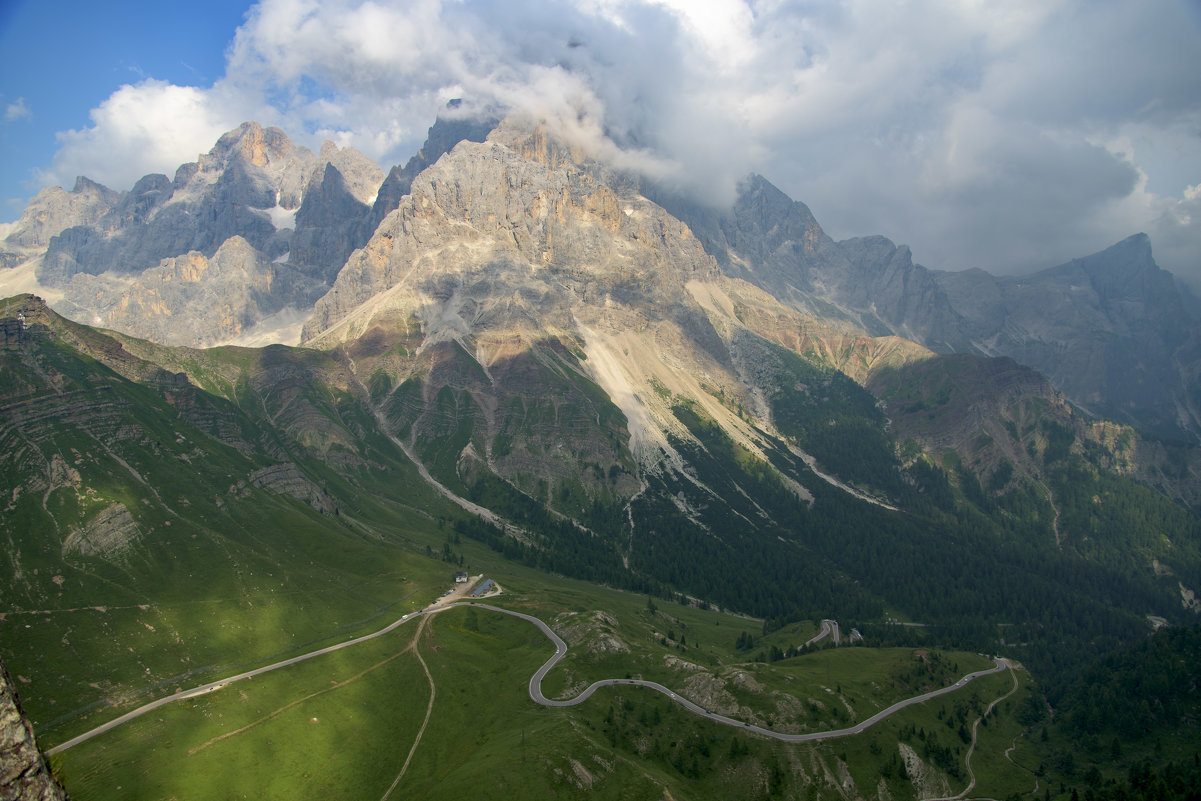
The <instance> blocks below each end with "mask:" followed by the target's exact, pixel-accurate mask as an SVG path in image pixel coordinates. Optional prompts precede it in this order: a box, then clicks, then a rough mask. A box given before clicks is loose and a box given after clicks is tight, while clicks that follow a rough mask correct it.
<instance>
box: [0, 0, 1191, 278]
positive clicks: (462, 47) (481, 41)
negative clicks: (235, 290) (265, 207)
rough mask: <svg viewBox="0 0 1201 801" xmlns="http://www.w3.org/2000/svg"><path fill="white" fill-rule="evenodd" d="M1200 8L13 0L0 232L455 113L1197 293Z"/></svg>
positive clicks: (385, 161) (724, 197) (1018, 267)
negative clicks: (269, 134)
mask: <svg viewBox="0 0 1201 801" xmlns="http://www.w3.org/2000/svg"><path fill="white" fill-rule="evenodd" d="M1199 52H1201V0H1143V1H1142V2H1139V3H1133V2H1129V0H1006V2H1004V3H979V2H967V0H910V1H909V2H907V3H904V4H900V3H894V2H886V1H885V0H823V2H812V3H808V2H790V1H789V0H261V1H260V2H256V3H244V2H224V1H222V0H215V1H214V2H208V3H204V4H196V3H190V4H184V3H175V2H157V3H156V2H110V3H96V2H89V3H81V2H73V1H71V2H59V3H53V2H27V1H26V0H0V153H2V154H3V158H2V159H0V204H2V205H0V220H13V219H16V218H17V217H18V216H19V215H20V212H21V210H22V208H23V207H24V204H25V202H26V201H27V200H28V199H29V198H30V197H31V196H32V195H33V194H34V193H35V192H36V191H37V189H38V188H39V187H40V186H43V185H51V184H57V185H62V186H64V187H66V188H68V189H69V188H70V187H71V186H72V184H73V182H74V179H75V176H76V175H79V174H85V175H88V176H89V177H91V178H93V179H94V180H98V181H100V182H102V183H105V184H106V185H108V186H109V187H110V188H113V189H118V190H123V189H128V188H129V187H130V186H132V184H133V183H134V181H135V180H136V179H137V178H138V177H140V176H141V175H143V174H145V173H147V172H164V173H167V174H168V175H170V174H172V173H173V172H174V170H175V168H176V167H177V166H178V165H179V164H181V163H183V162H185V161H192V160H195V158H196V157H197V155H198V154H199V153H201V152H204V151H207V150H208V149H209V148H210V147H211V146H212V144H213V143H214V142H215V141H216V139H217V137H218V136H219V135H220V134H221V133H222V132H224V131H225V130H229V129H230V128H233V127H234V126H236V125H238V124H239V123H241V122H243V121H245V120H247V119H257V120H258V121H259V122H261V123H263V124H267V125H277V126H279V127H281V128H283V130H284V131H286V132H287V134H288V135H289V136H290V137H291V138H292V139H293V140H294V141H296V142H297V143H298V144H303V145H306V146H309V147H311V148H318V147H320V145H321V142H322V140H323V139H326V138H329V139H332V140H334V141H335V142H336V143H338V144H339V145H342V146H346V145H352V146H354V147H356V148H358V149H359V150H362V151H363V152H364V153H366V154H367V155H369V156H371V157H372V158H375V159H377V160H379V161H380V162H381V164H382V165H383V166H384V167H385V168H387V167H390V166H391V165H392V164H395V163H400V162H403V161H404V160H405V159H407V158H408V156H409V155H411V154H412V153H413V151H414V150H415V149H416V148H417V147H419V146H420V144H421V141H422V139H423V138H424V133H425V130H426V128H427V127H428V126H429V125H430V124H431V123H432V121H433V119H434V116H435V114H437V113H438V110H439V109H440V108H442V107H443V106H444V105H445V102H446V101H447V100H448V99H450V98H452V97H464V98H466V99H467V100H468V101H469V102H476V103H479V104H490V105H493V106H500V107H505V108H511V109H522V110H524V111H526V112H528V113H531V114H534V115H535V116H538V117H539V118H540V119H544V120H546V121H547V122H548V124H550V125H552V127H557V128H559V129H560V132H561V133H564V134H565V135H569V136H572V137H573V138H574V139H575V140H577V141H579V142H584V143H587V144H588V145H589V146H590V147H592V148H593V149H594V150H595V151H596V152H597V153H598V154H602V155H604V156H605V157H607V158H611V159H613V160H614V161H617V162H618V163H620V164H622V165H623V166H626V167H630V168H632V169H639V170H642V171H644V172H647V173H649V174H651V175H654V176H656V177H658V178H659V179H661V180H664V181H668V182H671V183H674V184H676V185H678V186H679V187H681V188H682V189H684V190H686V191H689V192H691V193H693V194H695V195H696V196H698V197H702V198H708V199H710V200H712V201H713V202H714V203H715V204H722V203H727V202H729V201H730V199H731V198H732V197H733V196H734V192H735V191H736V186H737V182H738V180H739V179H740V178H741V177H743V176H745V175H746V174H747V173H748V172H752V171H754V172H759V173H761V174H763V175H765V176H766V177H767V178H769V179H770V180H771V181H772V182H773V183H776V184H777V185H778V186H780V188H781V189H783V190H784V191H786V192H787V193H788V194H790V195H791V196H792V197H794V198H796V199H798V200H802V201H804V202H806V203H807V204H809V206H810V207H811V208H812V209H813V211H814V213H815V215H816V216H817V218H818V220H819V221H820V222H821V223H822V225H823V227H825V228H826V229H827V231H828V232H829V233H831V235H833V236H835V237H836V238H842V237H849V236H860V235H867V234H874V233H880V234H884V235H886V236H889V237H890V238H892V239H894V240H895V241H897V242H898V243H905V244H909V245H910V246H911V247H912V248H913V251H914V256H915V258H916V259H917V260H918V261H920V262H922V263H924V264H926V265H927V266H930V267H935V268H942V269H963V268H967V267H984V268H986V269H991V270H995V271H1007V272H1015V271H1026V270H1031V269H1036V268H1040V267H1045V266H1050V265H1052V264H1056V263H1058V262H1061V261H1065V260H1067V259H1069V258H1072V257H1075V256H1081V255H1085V254H1087V253H1090V252H1093V251H1096V250H1099V249H1101V248H1103V247H1106V246H1108V245H1109V244H1112V243H1113V242H1116V241H1118V240H1120V239H1122V238H1124V237H1126V236H1128V235H1130V234H1132V233H1135V232H1138V231H1145V232H1146V233H1148V234H1150V235H1151V238H1152V243H1153V246H1154V247H1155V253H1156V257H1157V259H1158V260H1159V262H1160V263H1161V264H1162V265H1164V266H1165V267H1168V268H1169V269H1172V270H1173V271H1175V272H1177V273H1178V274H1180V275H1183V276H1186V277H1188V278H1189V279H1190V280H1194V281H1201V77H1199V76H1201V72H1199V70H1198V68H1197V59H1196V54H1197V53H1199Z"/></svg>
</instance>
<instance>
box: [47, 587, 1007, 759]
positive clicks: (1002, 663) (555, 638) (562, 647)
mask: <svg viewBox="0 0 1201 801" xmlns="http://www.w3.org/2000/svg"><path fill="white" fill-rule="evenodd" d="M439 600H441V599H439ZM437 604H438V602H437V601H435V602H434V604H431V605H430V606H429V607H426V608H425V609H421V610H418V611H416V612H410V613H409V614H407V615H403V616H401V617H400V619H398V620H396V621H395V622H393V623H392V624H390V625H388V626H386V627H385V628H382V629H380V630H379V631H377V632H374V633H372V634H365V635H363V636H362V637H355V638H354V639H352V640H347V641H346V642H343V643H338V644H337V645H330V646H327V647H325V648H320V649H318V650H316V651H310V652H309V653H307V654H301V655H300V656H294V657H292V658H290V659H285V660H283V661H280V662H275V663H274V664H271V665H265V666H263V667H260V668H255V669H254V670H248V671H246V672H244V673H238V674H237V675H234V676H230V677H228V678H224V679H220V680H218V681H213V682H209V683H208V684H202V685H200V686H199V687H195V688H193V689H191V690H182V691H180V692H177V693H174V694H173V695H168V696H164V697H163V698H159V699H158V700H157V701H151V702H150V703H148V704H146V705H145V706H140V707H138V708H137V709H134V710H132V711H130V712H126V713H125V714H124V715H121V716H120V717H118V718H114V719H113V720H110V721H109V722H108V723H105V724H103V725H101V726H97V727H96V728H94V729H92V730H91V731H88V732H84V733H83V734H81V735H79V736H78V737H74V738H72V739H70V740H67V741H66V742H64V743H60V744H59V745H56V746H54V747H53V748H51V749H49V750H48V751H46V754H47V755H52V754H57V753H59V752H61V751H66V750H67V749H68V748H71V747H72V746H75V745H78V744H79V743H82V742H84V741H86V740H90V739H92V738H93V737H96V736H98V735H101V734H103V733H104V732H106V731H109V730H110V729H112V728H114V727H116V726H120V725H121V724H122V723H125V722H126V721H129V720H132V719H134V718H136V717H140V716H141V715H144V714H146V713H147V712H150V711H152V710H155V709H158V708H159V707H161V706H164V705H166V704H170V703H173V702H175V701H181V700H183V699H185V698H194V697H196V696H198V695H204V694H206V693H211V692H216V691H217V690H220V689H221V688H223V687H225V686H226V685H227V684H232V683H233V682H235V681H241V680H243V679H249V678H252V677H254V676H258V675H260V674H262V673H267V672H269V671H272V670H278V669H280V668H283V667H287V666H288V665H294V664H296V663H297V662H303V661H305V660H306V659H312V658H314V657H318V656H321V655H323V654H328V653H332V652H334V651H338V650H341V649H343V648H349V647H350V646H352V645H358V644H359V643H361V642H366V641H367V640H372V639H375V638H376V637H381V636H383V635H385V634H387V633H388V632H390V631H394V630H395V629H396V628H398V627H399V626H402V625H404V624H405V623H407V622H409V621H410V620H413V619H415V618H416V617H418V616H419V615H422V614H426V613H430V614H433V613H436V612H440V611H442V610H444V609H451V608H453V607H456V606H474V607H477V608H480V609H489V610H491V611H494V612H500V613H502V614H506V615H512V616H513V617H518V618H521V619H522V620H525V621H528V622H529V623H532V624H533V625H535V626H537V627H538V629H539V630H540V631H541V632H542V633H543V634H545V635H546V636H547V638H548V639H549V640H550V641H551V642H552V643H554V646H555V653H554V655H553V656H551V658H550V659H548V660H546V663H545V664H544V665H542V667H540V668H538V670H537V671H536V672H535V673H534V675H533V676H531V677H530V698H531V699H532V700H533V701H534V702H535V703H537V704H541V705H542V706H550V707H565V706H575V705H577V704H582V703H583V702H584V701H586V700H588V699H589V698H590V697H591V696H592V694H593V693H594V692H596V691H597V689H599V688H601V687H611V686H614V685H635V686H638V687H648V688H650V689H652V690H656V691H658V692H661V693H663V694H664V695H666V696H667V697H668V698H670V699H671V700H673V701H675V702H676V703H678V704H680V705H681V706H683V707H684V708H685V709H687V710H689V711H691V712H694V713H696V714H698V715H701V716H702V717H706V718H708V719H709V720H713V721H716V722H718V723H724V724H725V725H727V726H736V727H739V728H742V729H746V730H747V731H753V732H755V733H756V734H762V735H763V736H765V737H774V738H775V739H777V740H782V741H784V742H788V743H802V742H809V741H812V740H826V739H831V738H834V737H848V736H850V735H853V734H861V733H862V732H863V731H864V730H865V729H867V728H868V727H869V726H872V725H874V724H876V723H878V722H879V721H881V720H883V719H884V718H886V717H888V716H889V715H891V714H893V713H894V712H897V711H899V710H901V709H904V708H905V707H907V706H912V705H913V704H920V703H922V702H923V701H928V700H930V699H931V698H935V697H937V696H940V695H943V694H945V693H949V692H954V691H955V690H958V689H961V688H963V687H964V686H966V685H967V684H968V682H970V681H971V680H972V679H976V678H979V677H981V676H988V675H991V674H993V673H1000V672H1001V671H1002V670H1005V669H1006V668H1009V667H1010V665H1009V663H1008V661H1007V660H1005V659H1002V658H1001V657H995V661H996V666H995V667H992V668H989V669H988V670H978V671H976V672H975V673H969V674H967V675H966V676H964V677H963V678H961V679H960V680H959V681H957V682H955V683H954V684H952V685H950V686H949V687H943V688H941V689H938V690H933V691H931V692H928V693H924V694H922V695H918V696H915V697H913V698H906V699H905V700H903V701H898V702H897V703H895V704H893V705H892V706H890V707H888V708H887V709H883V710H881V711H879V712H877V713H876V714H874V715H872V716H871V717H870V718H867V719H866V720H864V721H861V722H860V723H858V724H856V725H854V726H851V727H850V728H846V729H834V730H832V731H821V732H808V733H806V734H782V733H780V732H774V731H772V730H771V729H765V728H763V727H761V726H755V725H752V724H750V723H745V722H743V721H741V720H735V719H734V718H728V717H726V716H725V715H719V714H717V713H716V712H710V711H708V710H707V709H704V708H703V707H700V706H697V705H696V704H694V703H692V702H691V701H689V700H688V699H687V698H681V697H680V696H679V695H677V694H676V693H675V691H673V690H670V689H668V688H667V687H664V686H663V685H662V684H659V683H657V682H653V681H643V680H641V679H602V680H601V681H597V682H594V683H593V684H591V685H590V686H589V687H587V688H586V689H585V690H584V691H583V692H581V693H580V694H579V695H577V696H575V697H574V698H570V699H567V700H552V699H550V698H547V697H546V696H544V695H543V694H542V679H543V678H545V677H546V674H547V673H549V672H550V670H551V669H552V668H553V667H554V666H555V665H556V664H558V662H559V660H560V659H562V658H563V657H564V656H566V654H567V643H565V642H563V639H562V638H561V637H560V636H559V635H558V634H555V633H554V632H553V631H551V628H550V626H548V625H546V623H544V622H543V621H542V620H540V619H538V618H536V617H534V616H533V615H527V614H523V613H521V612H514V611H512V610H510V609H502V608H501V607H499V606H492V605H491V604H483V603H474V602H462V603H451V604H444V605H441V606H438V605H437ZM834 626H837V624H836V623H834V622H833V621H826V620H823V621H822V630H821V632H819V634H818V635H817V636H816V637H815V638H814V640H819V639H821V638H822V637H824V636H826V635H827V634H829V633H831V628H833V627H834ZM833 630H834V631H835V632H836V631H837V628H834V629H833ZM835 636H837V635H835ZM814 640H811V642H812V641H814Z"/></svg>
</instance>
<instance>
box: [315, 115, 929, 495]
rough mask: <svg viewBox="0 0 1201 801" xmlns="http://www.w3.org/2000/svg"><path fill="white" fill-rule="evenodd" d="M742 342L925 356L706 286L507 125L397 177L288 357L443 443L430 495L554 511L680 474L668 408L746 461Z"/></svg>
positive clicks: (546, 151)
mask: <svg viewBox="0 0 1201 801" xmlns="http://www.w3.org/2000/svg"><path fill="white" fill-rule="evenodd" d="M801 230H802V231H804V230H806V226H805V225H804V224H803V223H802V224H801ZM747 337H750V338H753V339H759V340H763V339H766V340H769V341H772V342H775V343H777V344H781V345H783V346H784V347H790V348H797V349H800V350H802V352H808V353H812V354H813V355H814V357H815V358H817V359H819V360H822V361H826V362H827V363H829V364H833V363H835V362H836V361H837V362H839V363H843V364H845V365H846V366H847V367H848V369H851V370H856V371H859V372H860V373H861V374H864V375H865V374H866V372H867V371H869V370H870V369H872V367H874V366H879V365H880V364H882V363H885V362H891V361H901V362H904V361H906V360H909V359H912V358H924V357H925V356H927V355H928V351H926V350H925V349H924V348H921V347H920V346H916V345H913V344H912V343H908V342H903V341H902V340H899V339H896V338H893V340H892V341H891V343H883V342H880V341H876V340H873V339H872V338H871V337H868V336H865V335H864V334H863V332H862V331H861V330H860V329H857V328H855V327H854V326H852V325H850V324H848V323H846V322H845V321H844V322H841V323H840V322H837V321H835V322H819V321H817V320H815V319H813V318H811V317H808V316H806V315H805V314H803V313H802V312H801V311H799V310H798V309H797V308H795V307H794V306H790V305H786V304H782V303H780V302H779V301H778V300H777V299H776V298H774V297H773V296H772V295H770V294H769V293H767V292H764V291H763V290H762V289H760V288H758V287H756V286H754V285H752V284H750V283H748V282H746V281H743V280H741V279H740V278H737V277H730V276H727V275H725V274H723V272H722V271H721V269H720V268H719V266H718V263H717V261H716V260H715V259H714V258H713V257H712V256H711V255H710V254H709V253H707V252H706V250H705V248H704V247H703V246H702V244H701V242H700V241H699V240H698V239H697V238H696V237H695V236H694V235H693V233H692V231H691V229H690V228H689V227H688V226H687V225H685V224H684V223H683V222H681V221H680V220H679V219H678V218H676V217H675V216H673V215H672V214H670V213H668V211H667V210H666V209H664V208H663V207H662V206H660V205H658V204H657V203H655V202H653V201H651V200H650V199H648V198H647V197H646V196H644V195H643V194H642V193H641V191H640V187H639V185H638V182H637V181H635V180H632V179H631V178H630V177H629V176H626V175H623V174H621V173H618V172H614V171H613V170H610V169H608V168H606V167H605V166H604V165H603V164H600V163H598V162H596V161H595V160H593V159H592V158H590V155H589V154H588V153H587V152H584V151H582V150H580V149H579V148H578V147H576V146H573V145H571V144H569V143H567V142H564V141H563V140H561V139H558V138H556V137H555V136H554V135H553V134H552V133H550V132H549V131H548V130H546V129H545V128H543V127H539V126H535V125H530V124H527V123H523V122H521V121H518V120H506V121H505V122H504V123H502V124H501V125H500V126H499V127H498V128H497V129H496V130H495V131H493V133H492V134H491V135H489V136H488V138H487V139H486V141H484V142H479V143H477V142H471V141H463V142H460V143H459V144H458V145H457V146H456V147H455V148H454V149H453V150H452V151H450V152H449V153H447V154H445V155H443V156H442V157H441V158H440V159H439V160H438V161H437V162H436V163H435V164H433V165H432V166H430V167H429V168H427V169H425V170H424V171H423V172H421V173H420V174H419V175H418V176H417V177H416V178H414V179H413V181H412V184H411V186H410V190H409V193H408V194H407V195H406V196H404V197H403V198H402V199H401V201H400V203H399V205H398V206H397V208H396V209H395V210H394V211H393V212H391V213H390V214H389V215H388V216H386V217H385V218H384V219H383V221H382V222H381V224H380V225H379V227H378V229H377V230H376V232H375V235H374V236H373V237H372V238H371V240H370V241H369V242H368V243H367V244H366V245H365V246H364V247H363V248H362V249H360V250H358V251H356V252H355V253H354V254H353V255H352V256H351V258H350V259H349V260H348V262H347V264H346V266H345V267H344V268H343V270H342V271H341V272H340V273H339V275H338V278H337V281H336V282H335V283H334V286H333V289H332V290H331V291H330V292H329V294H327V295H326V296H325V297H323V298H322V299H321V300H320V301H318V303H317V304H316V308H315V311H314V314H313V316H312V318H311V319H310V320H309V322H308V323H307V324H306V326H305V329H304V336H303V341H304V342H305V343H306V344H308V345H311V346H314V347H319V348H339V349H341V350H342V351H343V352H344V353H346V355H347V357H348V358H349V359H351V360H352V361H353V363H354V364H355V371H356V373H357V374H359V375H360V376H364V377H365V383H367V384H368V386H367V389H368V390H369V391H370V393H371V394H372V396H373V398H374V399H375V400H376V403H377V408H378V409H379V410H380V413H381V415H382V416H383V417H384V418H385V419H386V420H387V421H388V422H389V424H390V426H391V428H392V430H393V431H394V432H395V433H397V434H398V435H400V436H402V437H403V438H405V439H406V440H407V441H408V444H409V445H410V446H411V448H412V449H413V450H414V451H416V452H418V453H419V455H420V453H421V451H422V449H423V448H427V449H428V453H429V458H430V459H431V460H433V458H434V455H435V454H436V453H437V452H441V451H444V450H445V449H446V447H448V444H449V443H450V441H452V440H453V445H452V446H451V447H452V449H453V450H454V451H455V452H457V453H459V459H458V461H457V463H456V464H455V467H454V472H453V473H451V472H446V473H444V474H443V477H444V478H445V480H447V481H454V480H459V481H463V482H465V483H467V482H470V481H471V480H474V479H476V478H478V477H479V476H480V475H482V474H483V472H484V468H486V469H487V470H490V471H492V472H494V473H496V474H498V475H500V476H502V477H504V478H505V479H506V480H507V481H509V482H510V483H512V484H514V485H516V486H519V487H520V488H522V489H523V490H525V491H526V492H528V493H529V494H531V495H533V496H535V497H548V496H550V497H551V498H553V496H554V495H555V493H556V488H562V487H564V486H567V485H572V484H583V485H584V486H586V487H587V488H588V490H587V491H588V492H589V493H591V494H593V495H596V494H601V495H603V494H605V493H616V494H617V495H619V496H624V497H628V496H629V495H630V494H631V493H632V492H635V491H637V489H638V487H639V484H638V483H636V482H634V481H633V480H632V478H631V477H632V475H635V474H637V473H638V472H639V471H645V470H649V471H659V470H675V471H683V470H685V469H686V467H685V463H686V460H685V459H684V458H682V457H681V455H680V454H679V453H678V452H677V449H676V445H675V444H674V443H677V442H679V441H681V440H687V439H688V438H689V434H688V433H687V431H686V430H684V427H683V426H682V425H681V423H680V421H679V419H678V418H677V416H676V415H675V414H674V413H673V411H672V407H673V405H675V404H679V403H690V404H695V408H697V409H698V410H701V411H702V412H703V413H704V415H705V416H706V417H708V418H710V419H712V420H714V421H715V422H716V423H717V424H718V425H720V426H721V427H722V428H723V429H724V430H725V431H726V433H727V434H728V435H729V436H731V437H732V438H733V439H734V440H735V441H736V442H739V443H740V444H741V445H742V446H743V447H744V448H746V449H748V450H749V451H751V452H756V451H757V449H758V447H759V446H758V444H757V442H756V436H757V435H756V434H755V433H754V426H755V425H759V426H763V427H766V428H770V427H771V420H770V415H769V413H768V412H767V409H766V404H765V401H764V397H765V393H766V392H767V390H765V388H764V387H761V386H759V385H758V384H757V383H756V379H755V378H754V376H755V375H757V366H756V365H755V364H753V363H752V362H754V361H755V360H756V358H757V357H756V355H755V354H758V353H761V349H759V348H754V347H747V346H746V338H747ZM831 359H833V360H834V361H831ZM368 377H369V378H368ZM589 387H591V388H592V389H589ZM597 388H599V390H601V392H597V391H596V389H597ZM739 409H742V410H753V412H752V414H751V415H750V416H749V417H746V418H744V417H743V416H740V414H738V413H737V412H736V410H739ZM752 420H753V421H754V422H753V423H752V422H751V421H752ZM565 428H566V429H567V430H570V431H571V436H570V437H567V438H565V437H563V431H564V429H565ZM455 432H458V433H457V434H456V433H455ZM455 437H458V438H457V439H456V438H455ZM590 466H591V467H590ZM623 476H624V479H623V478H622V477H623ZM602 477H609V478H608V479H604V478H602ZM614 477H615V478H614Z"/></svg>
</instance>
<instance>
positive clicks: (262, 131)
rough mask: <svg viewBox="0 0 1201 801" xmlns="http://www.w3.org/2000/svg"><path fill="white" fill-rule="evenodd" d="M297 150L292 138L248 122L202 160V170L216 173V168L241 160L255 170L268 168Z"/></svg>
mask: <svg viewBox="0 0 1201 801" xmlns="http://www.w3.org/2000/svg"><path fill="white" fill-rule="evenodd" d="M295 149H296V145H294V144H292V140H291V139H289V138H288V135H287V134H285V133H284V132H283V131H281V130H280V129H279V128H263V127H262V126H261V125H259V124H258V123H257V122H253V121H251V122H244V123H242V124H241V125H239V126H238V127H237V128H234V129H233V130H232V131H228V132H226V133H225V134H222V136H221V138H220V139H218V140H217V144H216V145H214V146H213V149H212V150H210V151H209V152H208V154H207V155H205V156H202V157H201V159H200V166H201V169H213V168H214V167H216V164H217V163H219V164H221V166H222V167H228V166H229V163H230V162H231V161H232V160H235V159H238V160H241V161H245V162H246V163H248V164H253V165H254V166H255V167H267V166H268V165H269V164H271V163H272V162H277V161H281V160H284V159H286V158H287V157H288V156H289V155H291V153H292V152H293V151H294V150H295Z"/></svg>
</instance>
